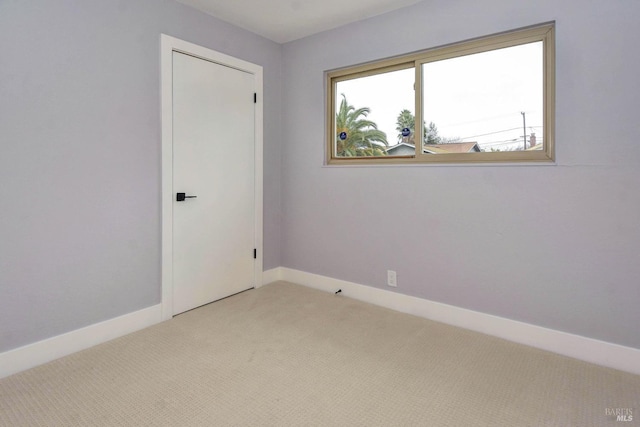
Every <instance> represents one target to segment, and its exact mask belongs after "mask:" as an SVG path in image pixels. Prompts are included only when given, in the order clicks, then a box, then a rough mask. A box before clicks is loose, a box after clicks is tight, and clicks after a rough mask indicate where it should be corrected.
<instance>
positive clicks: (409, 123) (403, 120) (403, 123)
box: [396, 109, 416, 144]
mask: <svg viewBox="0 0 640 427" xmlns="http://www.w3.org/2000/svg"><path fill="white" fill-rule="evenodd" d="M405 128H409V130H410V131H411V133H410V134H409V136H402V129H405ZM415 128H416V120H415V117H414V115H413V114H411V111H409V110H407V109H404V110H402V111H400V114H398V118H397V119H396V131H398V142H399V143H400V142H405V143H409V144H415V138H414V136H413V134H414V133H415Z"/></svg>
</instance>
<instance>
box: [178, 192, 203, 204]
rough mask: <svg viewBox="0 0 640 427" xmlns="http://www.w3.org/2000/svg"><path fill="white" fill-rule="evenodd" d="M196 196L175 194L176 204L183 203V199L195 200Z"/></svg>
mask: <svg viewBox="0 0 640 427" xmlns="http://www.w3.org/2000/svg"><path fill="white" fill-rule="evenodd" d="M196 197H198V196H187V195H186V193H176V202H184V200H185V199H195V198H196Z"/></svg>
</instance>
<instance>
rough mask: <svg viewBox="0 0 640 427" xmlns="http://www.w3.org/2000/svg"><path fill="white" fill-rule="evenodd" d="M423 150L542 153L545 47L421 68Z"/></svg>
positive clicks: (491, 53)
mask: <svg viewBox="0 0 640 427" xmlns="http://www.w3.org/2000/svg"><path fill="white" fill-rule="evenodd" d="M422 75H423V82H422V89H423V91H422V92H423V110H422V111H423V115H422V116H423V120H424V124H425V132H424V135H423V139H424V141H423V142H424V145H423V147H424V152H425V153H428V154H444V153H462V152H473V151H484V152H495V151H502V152H504V151H523V150H542V149H543V144H544V140H543V135H544V130H543V117H544V116H543V43H542V42H535V43H528V44H524V45H519V46H514V47H508V48H503V49H498V50H492V51H488V52H482V53H477V54H473V55H467V56H462V57H456V58H451V59H445V60H440V61H435V62H429V63H426V64H423V65H422Z"/></svg>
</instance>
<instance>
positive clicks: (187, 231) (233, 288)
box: [172, 52, 256, 315]
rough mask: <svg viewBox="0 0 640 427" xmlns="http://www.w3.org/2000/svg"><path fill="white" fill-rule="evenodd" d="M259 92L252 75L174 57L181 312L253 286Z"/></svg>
mask: <svg viewBox="0 0 640 427" xmlns="http://www.w3.org/2000/svg"><path fill="white" fill-rule="evenodd" d="M254 91H255V88H254V76H253V75H252V74H250V73H247V72H244V71H239V70H237V69H234V68H230V67H227V66H224V65H220V64H217V63H214V62H210V61H206V60H203V59H200V58H196V57H193V56H189V55H185V54H183V53H179V52H173V106H172V107H173V108H172V109H173V193H174V199H173V314H174V315H175V314H178V313H182V312H184V311H187V310H190V309H192V308H195V307H199V306H201V305H203V304H207V303H210V302H212V301H215V300H218V299H221V298H224V297H227V296H229V295H233V294H235V293H237V292H241V291H243V290H246V289H249V288H252V287H254V248H255V233H256V231H255V229H254V228H255V225H254V220H255V208H256V207H255V198H254V194H255V193H254V182H255V180H254V178H255V177H254V173H255V168H254V150H255V140H254V138H255V136H254V135H255V134H254V114H255V104H254ZM177 193H185V199H184V200H183V201H178V200H177V199H178V198H181V197H179V196H177Z"/></svg>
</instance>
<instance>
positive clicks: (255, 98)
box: [253, 92, 258, 104]
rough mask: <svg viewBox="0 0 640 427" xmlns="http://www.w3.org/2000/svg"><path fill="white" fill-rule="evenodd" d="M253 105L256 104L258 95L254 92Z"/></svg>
mask: <svg viewBox="0 0 640 427" xmlns="http://www.w3.org/2000/svg"><path fill="white" fill-rule="evenodd" d="M253 103H254V104H257V103H258V94H257V93H256V92H254V93H253Z"/></svg>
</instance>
